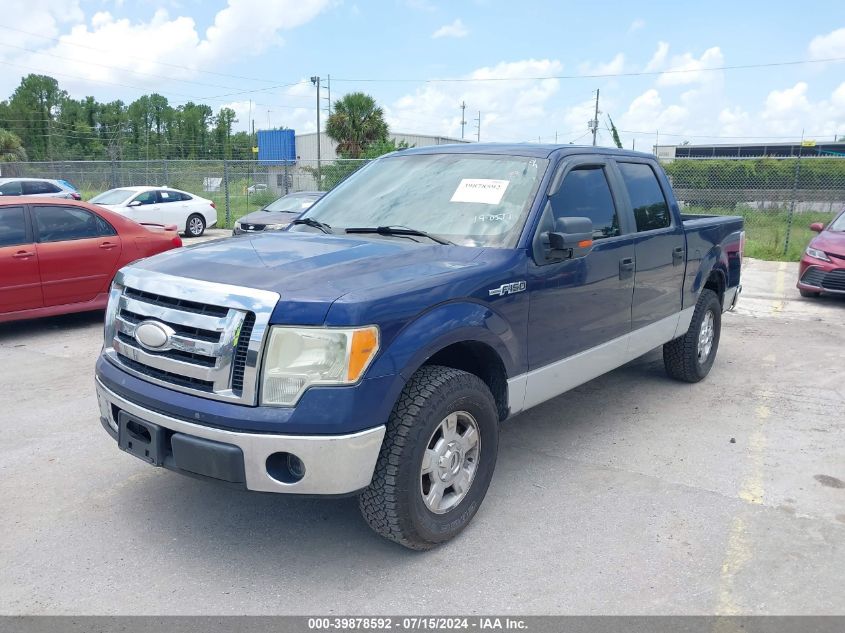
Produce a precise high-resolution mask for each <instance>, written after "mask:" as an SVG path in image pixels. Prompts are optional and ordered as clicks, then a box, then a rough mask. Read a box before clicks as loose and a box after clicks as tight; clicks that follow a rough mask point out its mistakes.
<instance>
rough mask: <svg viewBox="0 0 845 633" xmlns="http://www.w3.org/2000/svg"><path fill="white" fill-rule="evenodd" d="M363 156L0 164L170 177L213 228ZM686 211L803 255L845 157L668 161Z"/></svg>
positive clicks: (323, 181) (40, 172) (308, 187)
mask: <svg viewBox="0 0 845 633" xmlns="http://www.w3.org/2000/svg"><path fill="white" fill-rule="evenodd" d="M366 162H367V161H365V160H335V161H321V162H320V163H319V164H318V163H317V161H303V160H298V161H296V163H290V162H284V161H280V162H277V163H274V162H258V161H236V160H201V161H200V160H194V161H190V160H149V161H83V162H79V161H55V162H41V163H35V162H28V163H3V164H0V169H2V176H27V177H41V178H57V179H58V178H61V179H64V180H68V181H70V182H71V183H73V184H74V185H75V186H76V187H77V188H78V189H79V190H80V192H81V193H82V196H83V199H85V200H88V199H90V198H91V197H93V196H94V195H96V194H98V193H100V192H102V191H105V190H107V189H112V188H115V187H127V186H131V185H166V186H169V187H174V188H177V189H183V190H185V191H189V192H191V193H195V194H197V195H200V196H203V197H206V198H210V199H211V200H213V201H214V202H215V204H216V205H217V209H218V214H219V217H218V226H220V227H231V226H232V225H233V223H234V222H235V220H237V219H238V218H239V217H241V216H243V215H246V214H247V213H251V212H252V211H255V210H256V209H260V208H261V207H263V206H265V205H267V204H269V203H270V202H272V201H273V200H275V199H276V198H278V197H280V196H283V195H285V194H287V193H291V192H295V191H313V190H318V189H319V190H323V191H327V190H329V189H331V188H332V187H334V186H335V185H336V184H337V183H338V182H340V181H341V180H343V179H344V178H346V177H347V176H349V175H350V174H351V173H353V172H355V171H356V170H358V169H359V168H360V167H362V166H363V165H364V164H366ZM663 167H664V168H665V169H666V172H667V174H668V175H669V179H670V180H671V182H672V185H673V188H674V191H675V195H676V196H677V198H678V200H679V202H680V205H681V208H682V211H683V212H684V213H704V214H711V215H741V216H743V217H744V218H745V226H746V237H747V242H746V254H747V255H748V256H750V257H757V258H761V259H787V260H797V259H798V258H800V256H801V253H802V252H803V250H804V248H805V246H806V245H807V243H808V242H809V241H810V239H811V238H812V236H813V233H812V232H811V231H810V228H809V225H810V224H811V223H812V222H824V223H827V222H830V221H831V220H832V219H833V217H834V216H835V215H836V214H837V213H838V212H839V211H840V210H842V209H843V208H845V158H822V157H805V158H746V159H743V158H737V159H723V158H717V159H708V158H683V159H677V158H676V159H674V160H671V161H664V162H663Z"/></svg>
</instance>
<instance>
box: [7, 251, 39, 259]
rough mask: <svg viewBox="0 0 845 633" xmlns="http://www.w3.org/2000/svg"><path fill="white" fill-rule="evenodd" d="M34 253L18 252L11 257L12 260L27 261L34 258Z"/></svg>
mask: <svg viewBox="0 0 845 633" xmlns="http://www.w3.org/2000/svg"><path fill="white" fill-rule="evenodd" d="M34 256H35V253H30V252H29V251H18V252H17V253H15V254H14V255H12V257H13V258H14V259H29V258H30V257H34Z"/></svg>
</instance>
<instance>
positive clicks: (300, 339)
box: [261, 325, 379, 405]
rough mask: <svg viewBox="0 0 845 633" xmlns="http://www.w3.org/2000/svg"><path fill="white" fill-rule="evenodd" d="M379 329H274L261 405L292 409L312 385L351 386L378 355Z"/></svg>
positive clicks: (263, 379) (267, 351)
mask: <svg viewBox="0 0 845 633" xmlns="http://www.w3.org/2000/svg"><path fill="white" fill-rule="evenodd" d="M378 346H379V340H378V328H376V327H375V326H368V327H362V328H349V329H335V328H319V327H314V328H296V327H286V326H278V325H277V326H274V327H273V328H271V329H270V338H269V340H268V341H267V349H266V350H265V352H264V364H263V371H262V378H261V403H262V404H270V405H292V404H295V403H296V401H297V400H299V397H300V396H301V395H302V394H303V393H304V392H305V390H306V389H308V387H310V386H311V385H350V384H352V383H354V382H357V381H358V379H359V378H360V377H361V376H363V375H364V371H365V370H366V369H367V367H368V366H369V364H370V362H371V361H372V360H373V358H374V357H375V355H376V352H377V351H378Z"/></svg>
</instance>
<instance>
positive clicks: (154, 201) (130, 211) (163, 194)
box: [90, 186, 217, 237]
mask: <svg viewBox="0 0 845 633" xmlns="http://www.w3.org/2000/svg"><path fill="white" fill-rule="evenodd" d="M90 202H91V204H96V205H98V206H101V207H104V208H106V209H108V210H109V211H113V212H115V213H119V214H120V215H122V216H123V217H125V218H129V219H130V220H134V221H135V222H138V223H140V224H144V223H153V224H175V225H176V228H177V230H178V231H179V232H180V233H184V234H185V235H186V236H188V237H199V236H200V235H202V234H203V233H205V229H206V228H208V227H210V226H214V225H215V224H217V207H216V206H215V204H214V202H212V201H211V200H208V199H206V198H200V197H199V196H197V195H194V194H192V193H188V192H187V191H181V190H179V189H173V188H171V187H146V186H145V187H120V188H118V189H109V190H108V191H104V192H103V193H101V194H100V195H98V196H94V197H93V198H91V200H90Z"/></svg>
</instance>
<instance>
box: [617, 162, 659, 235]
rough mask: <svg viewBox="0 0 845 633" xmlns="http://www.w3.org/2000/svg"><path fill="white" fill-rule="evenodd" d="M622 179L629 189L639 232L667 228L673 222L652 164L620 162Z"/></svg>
mask: <svg viewBox="0 0 845 633" xmlns="http://www.w3.org/2000/svg"><path fill="white" fill-rule="evenodd" d="M618 165H619V171H620V172H622V180H623V181H624V182H625V188H626V189H627V190H628V197H629V198H630V199H631V206H632V207H633V208H634V218H635V219H636V221H637V232H638V233H641V232H643V231H653V230H655V229H665V228H666V227H668V226H670V225H671V224H672V216H671V214H670V213H669V205H668V204H667V203H666V198H665V197H664V195H663V190H662V189H661V188H660V183H659V182H657V176H655V175H654V170H653V169H652V168H651V166H650V165H646V164H645V163H618Z"/></svg>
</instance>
